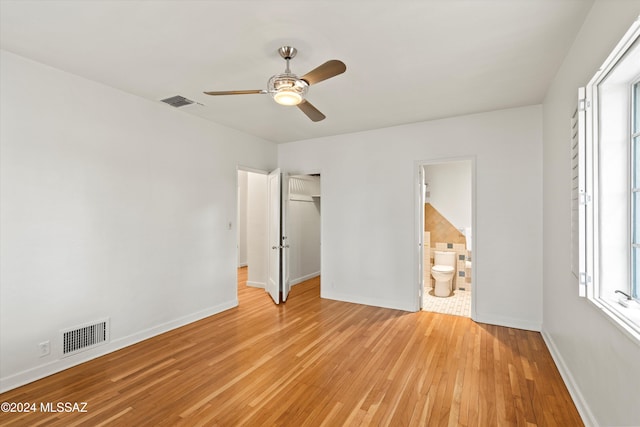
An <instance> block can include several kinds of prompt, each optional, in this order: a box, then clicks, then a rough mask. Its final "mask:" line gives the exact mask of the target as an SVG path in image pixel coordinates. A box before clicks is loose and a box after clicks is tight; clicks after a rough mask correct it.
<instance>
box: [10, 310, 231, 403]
mask: <svg viewBox="0 0 640 427" xmlns="http://www.w3.org/2000/svg"><path fill="white" fill-rule="evenodd" d="M237 306H238V300H237V298H236V299H234V300H231V301H228V302H226V303H222V304H218V305H216V306H214V307H209V308H207V309H205V310H201V311H198V312H196V313H192V314H189V315H186V316H183V317H180V318H178V319H174V320H171V321H169V322H166V323H163V324H160V325H157V326H154V327H152V328H148V329H145V330H142V331H139V332H136V333H134V334H132V335H129V336H126V337H122V338H117V339H114V340H112V341H110V342H109V343H108V344H106V345H103V346H100V347H96V348H92V349H90V350H87V351H85V352H82V353H79V354H77V355H74V356H70V357H65V358H60V359H57V360H54V361H51V362H47V363H44V364H42V365H40V366H36V367H34V368H30V369H27V370H25V371H22V372H18V373H17V374H13V375H9V376H7V377H4V378H0V393H4V392H5V391H9V390H12V389H14V388H17V387H20V386H23V385H25V384H28V383H31V382H34V381H37V380H39V379H42V378H44V377H48V376H49V375H53V374H55V373H58V372H60V371H64V370H65V369H69V368H71V367H73V366H76V365H80V364H82V363H84V362H88V361H89V360H92V359H96V358H98V357H101V356H104V355H106V354H109V353H112V352H114V351H117V350H120V349H121V348H124V347H128V346H130V345H133V344H136V343H139V342H140V341H144V340H146V339H149V338H152V337H154V336H157V335H160V334H163V333H165V332H169V331H170V330H172V329H176V328H179V327H181V326H184V325H188V324H189V323H193V322H196V321H198V320H201V319H204V318H205V317H209V316H213V315H214V314H218V313H220V312H223V311H225V310H228V309H230V308H233V307H237Z"/></svg>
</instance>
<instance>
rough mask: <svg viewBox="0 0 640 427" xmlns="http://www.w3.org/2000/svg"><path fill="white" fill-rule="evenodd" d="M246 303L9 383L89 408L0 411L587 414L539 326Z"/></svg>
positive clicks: (20, 395) (338, 419) (460, 417)
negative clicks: (581, 411) (28, 379)
mask: <svg viewBox="0 0 640 427" xmlns="http://www.w3.org/2000/svg"><path fill="white" fill-rule="evenodd" d="M239 280H240V282H242V283H240V284H239V297H240V306H239V307H238V308H234V309H231V310H228V311H225V312H223V313H220V314H218V315H216V316H212V317H209V318H207V319H204V320H201V321H199V322H196V323H192V324H190V325H187V326H185V327H182V328H180V329H176V330H174V331H171V332H169V333H166V334H163V335H161V336H158V337H154V338H152V339H149V340H147V341H144V342H142V343H139V344H137V345H134V346H131V347H128V348H125V349H123V350H120V351H117V352H114V353H111V354H109V355H106V356H104V357H101V358H99V359H96V360H93V361H91V362H88V363H85V364H83V365H81V366H77V367H74V368H72V369H69V370H66V371H64V372H61V373H59V374H56V375H53V376H50V377H48V378H45V379H42V380H40V381H37V382H35V383H32V384H29V385H26V386H24V387H21V388H18V389H15V390H12V391H9V392H7V393H4V394H2V395H0V402H5V401H9V402H11V401H13V402H37V403H38V404H39V403H40V402H87V408H86V409H87V413H69V414H63V413H58V414H55V413H53V414H52V413H29V414H7V413H0V425H7V426H14V425H29V426H36V425H48V426H58V425H59V426H75V425H86V426H99V425H116V426H181V425H182V426H198V425H203V426H213V425H220V426H238V425H249V426H272V425H286V426H320V425H326V426H343V425H344V426H358V425H390V426H407V425H422V426H440V425H443V426H444V425H449V426H455V425H460V426H482V427H484V426H510V425H518V426H563V427H569V426H581V425H582V422H581V420H580V417H579V415H578V413H577V411H576V408H575V406H574V405H573V403H572V401H571V399H570V397H569V394H568V392H567V389H566V387H565V385H564V384H563V382H562V380H561V378H560V375H559V373H558V371H557V369H556V367H555V365H554V363H553V361H552V359H551V356H550V355H549V352H548V350H547V348H546V347H545V344H544V342H543V340H542V337H541V336H540V334H539V333H535V332H527V331H522V330H516V329H509V328H503V327H497V326H489V325H483V324H476V323H474V322H473V321H471V320H470V319H468V318H464V317H458V316H450V315H444V314H437V313H428V312H418V313H407V312H402V311H396V310H388V309H382V308H375V307H369V306H364V305H356V304H349V303H343V302H338V301H331V300H323V299H320V286H319V278H318V279H312V280H309V281H307V282H304V283H302V284H300V285H297V286H294V287H293V289H292V291H291V294H290V296H289V299H288V301H287V303H286V304H285V305H282V306H275V305H274V304H273V303H272V302H271V301H270V299H269V297H268V295H267V294H266V293H265V292H264V290H262V289H254V288H247V287H246V286H245V284H244V280H246V269H242V270H240V275H239Z"/></svg>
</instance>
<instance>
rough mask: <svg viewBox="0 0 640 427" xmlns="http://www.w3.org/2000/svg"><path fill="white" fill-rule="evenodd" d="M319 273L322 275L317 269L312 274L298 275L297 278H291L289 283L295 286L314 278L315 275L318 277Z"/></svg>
mask: <svg viewBox="0 0 640 427" xmlns="http://www.w3.org/2000/svg"><path fill="white" fill-rule="evenodd" d="M319 275H320V272H319V271H316V272H314V273H311V274H306V275H304V276H302V277H297V278H295V279H290V280H289V283H291V286H294V285H297V284H299V283H302V282H304V281H306V280H309V279H313V278H314V277H318V276H319Z"/></svg>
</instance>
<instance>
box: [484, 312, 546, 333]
mask: <svg viewBox="0 0 640 427" xmlns="http://www.w3.org/2000/svg"><path fill="white" fill-rule="evenodd" d="M473 321H474V322H478V323H487V324H489V325H496V326H505V327H507V328H514V329H523V330H525V331H535V332H540V329H541V328H542V325H541V324H540V323H538V322H531V321H529V320H524V319H515V318H511V317H500V316H492V315H486V314H478V313H476V316H475V318H474V319H473Z"/></svg>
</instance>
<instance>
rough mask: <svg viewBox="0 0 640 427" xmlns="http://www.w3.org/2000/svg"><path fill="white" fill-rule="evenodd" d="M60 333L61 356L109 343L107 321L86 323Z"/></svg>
mask: <svg viewBox="0 0 640 427" xmlns="http://www.w3.org/2000/svg"><path fill="white" fill-rule="evenodd" d="M61 332H62V356H63V357H67V356H71V355H73V354H76V353H80V352H81V351H85V350H89V349H90V348H93V347H97V346H99V345H102V344H106V343H107V342H109V319H108V318H107V319H102V320H99V321H96V322H92V323H87V324H84V325H81V326H78V327H75V328H72V329H65V330H63V331H61Z"/></svg>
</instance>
